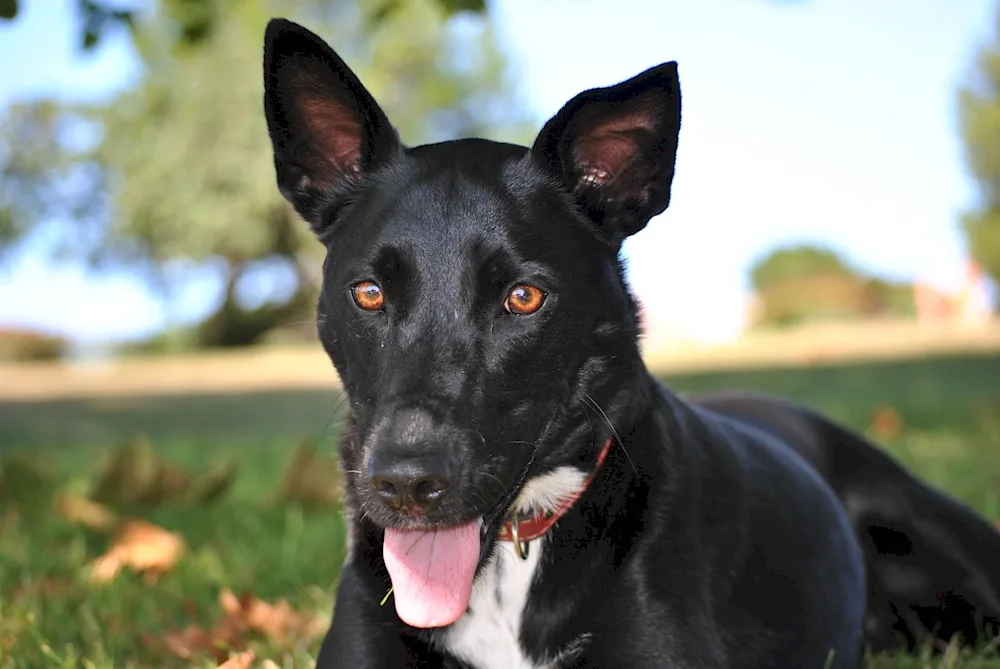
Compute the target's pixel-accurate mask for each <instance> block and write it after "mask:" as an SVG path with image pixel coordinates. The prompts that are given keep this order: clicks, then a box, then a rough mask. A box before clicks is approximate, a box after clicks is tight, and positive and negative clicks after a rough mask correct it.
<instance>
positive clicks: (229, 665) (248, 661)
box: [219, 650, 254, 669]
mask: <svg viewBox="0 0 1000 669" xmlns="http://www.w3.org/2000/svg"><path fill="white" fill-rule="evenodd" d="M253 661H254V655H253V651H252V650H248V651H246V652H244V653H237V654H235V655H233V656H232V657H230V658H229V659H228V660H226V661H225V662H223V663H222V664H220V665H219V669H250V667H252V666H253Z"/></svg>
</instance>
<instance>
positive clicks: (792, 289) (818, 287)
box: [750, 244, 914, 326]
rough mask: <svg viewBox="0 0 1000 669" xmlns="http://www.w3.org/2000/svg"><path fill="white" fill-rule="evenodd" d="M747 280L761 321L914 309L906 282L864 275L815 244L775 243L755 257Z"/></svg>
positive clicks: (790, 321)
mask: <svg viewBox="0 0 1000 669" xmlns="http://www.w3.org/2000/svg"><path fill="white" fill-rule="evenodd" d="M750 281H751V283H752V284H753V287H754V289H755V290H756V293H757V297H758V307H759V313H758V322H759V324H761V325H778V326H783V325H794V324H798V323H802V322H805V321H811V320H831V319H852V318H863V317H871V316H878V315H895V316H910V315H913V313H914V307H913V297H912V295H913V293H912V288H911V287H910V286H906V285H903V284H897V283H893V282H891V281H887V280H885V279H881V278H877V277H872V276H869V275H868V274H866V273H865V272H862V271H860V270H858V269H856V268H854V267H852V266H851V264H850V263H848V262H847V261H846V260H844V259H843V258H842V257H841V256H840V255H839V254H838V253H836V252H835V251H833V250H831V249H828V248H823V247H820V246H813V245H808V244H801V245H792V246H785V247H779V248H777V249H774V250H773V251H771V252H770V253H768V254H766V255H765V256H763V257H762V258H761V259H760V260H758V261H757V262H756V263H754V265H753V267H752V268H751V269H750Z"/></svg>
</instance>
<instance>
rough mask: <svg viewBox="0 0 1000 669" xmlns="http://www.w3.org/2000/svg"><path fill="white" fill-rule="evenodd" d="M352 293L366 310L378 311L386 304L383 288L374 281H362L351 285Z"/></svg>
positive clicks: (355, 299) (359, 304) (358, 303)
mask: <svg viewBox="0 0 1000 669" xmlns="http://www.w3.org/2000/svg"><path fill="white" fill-rule="evenodd" d="M351 295H353V296H354V301H355V302H356V303H357V305H358V306H359V307H361V308H362V309H364V310H365V311H378V310H380V309H381V308H382V305H383V304H385V296H384V295H382V289H381V288H379V287H378V284H376V283H375V282H374V281H362V282H360V283H356V284H354V285H353V286H351Z"/></svg>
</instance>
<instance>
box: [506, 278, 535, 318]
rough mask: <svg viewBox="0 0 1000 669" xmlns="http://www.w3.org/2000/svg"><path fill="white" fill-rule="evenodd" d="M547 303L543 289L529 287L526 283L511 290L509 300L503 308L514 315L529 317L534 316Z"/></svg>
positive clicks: (508, 295)
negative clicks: (529, 315) (528, 315)
mask: <svg viewBox="0 0 1000 669" xmlns="http://www.w3.org/2000/svg"><path fill="white" fill-rule="evenodd" d="M544 303H545V291H543V290H542V289H541V288H535V287H534V286H529V285H528V284H526V283H522V284H519V285H517V286H514V287H513V288H511V291H510V292H509V293H507V299H506V300H504V302H503V307H504V309H506V310H507V311H509V312H510V313H512V314H518V315H522V316H524V315H527V314H533V313H535V312H536V311H538V310H539V309H541V308H542V304H544Z"/></svg>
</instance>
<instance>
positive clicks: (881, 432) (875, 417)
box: [868, 405, 903, 440]
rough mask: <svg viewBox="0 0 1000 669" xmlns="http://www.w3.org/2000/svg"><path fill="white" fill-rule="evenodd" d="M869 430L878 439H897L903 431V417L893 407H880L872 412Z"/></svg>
mask: <svg viewBox="0 0 1000 669" xmlns="http://www.w3.org/2000/svg"><path fill="white" fill-rule="evenodd" d="M868 430H869V432H871V433H872V434H873V435H874V436H875V437H877V438H878V439H883V440H891V439H895V438H896V437H898V436H899V434H900V432H902V431H903V417H902V416H900V415H899V412H898V411H896V410H895V409H894V408H892V407H891V406H887V405H879V406H877V407H875V409H874V411H872V415H871V419H870V425H869V428H868Z"/></svg>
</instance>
